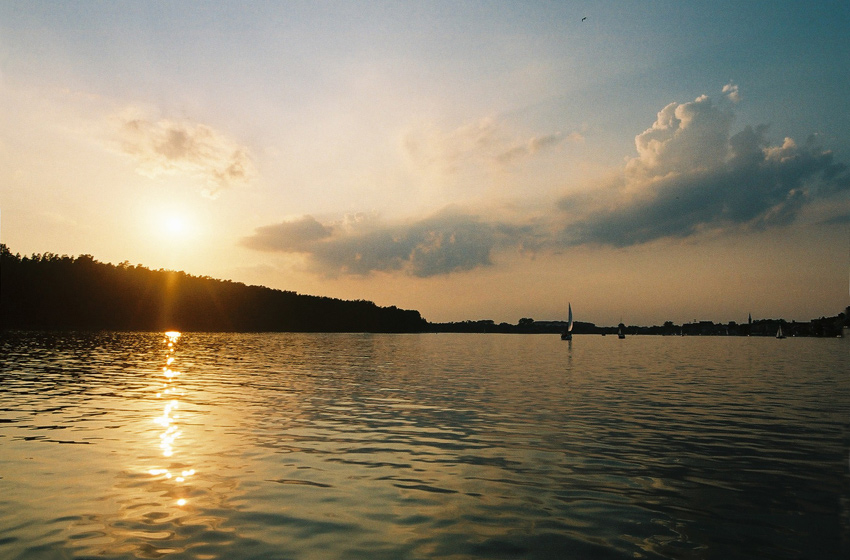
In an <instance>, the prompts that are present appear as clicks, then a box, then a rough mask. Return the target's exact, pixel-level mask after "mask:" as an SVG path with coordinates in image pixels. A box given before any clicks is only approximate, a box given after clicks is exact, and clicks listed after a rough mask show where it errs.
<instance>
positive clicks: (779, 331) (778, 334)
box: [776, 325, 785, 338]
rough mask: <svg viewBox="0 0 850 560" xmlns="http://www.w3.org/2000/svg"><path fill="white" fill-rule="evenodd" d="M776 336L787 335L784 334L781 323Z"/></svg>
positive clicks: (782, 336) (783, 336)
mask: <svg viewBox="0 0 850 560" xmlns="http://www.w3.org/2000/svg"><path fill="white" fill-rule="evenodd" d="M776 338H785V335H784V334H782V325H779V330H778V331H776Z"/></svg>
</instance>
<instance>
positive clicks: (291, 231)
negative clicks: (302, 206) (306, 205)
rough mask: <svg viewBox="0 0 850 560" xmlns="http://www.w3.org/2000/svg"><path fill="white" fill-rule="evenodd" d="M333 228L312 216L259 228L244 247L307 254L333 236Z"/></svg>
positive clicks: (247, 239) (245, 241)
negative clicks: (317, 244) (315, 245)
mask: <svg viewBox="0 0 850 560" xmlns="http://www.w3.org/2000/svg"><path fill="white" fill-rule="evenodd" d="M331 232H332V230H331V228H329V227H326V226H323V225H322V224H320V223H319V222H318V221H317V220H316V219H315V218H313V217H312V216H303V217H301V218H299V219H297V220H291V221H287V222H281V223H279V224H274V225H270V226H262V227H258V228H257V229H256V230H255V233H254V235H253V236H251V237H249V238H246V239H245V240H244V242H243V245H245V246H246V247H249V248H251V249H256V250H258V251H285V252H291V253H299V252H307V251H309V250H310V247H311V246H313V245H314V244H315V243H316V242H318V241H320V240H322V239H326V238H327V237H329V236H330V235H331Z"/></svg>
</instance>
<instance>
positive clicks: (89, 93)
mask: <svg viewBox="0 0 850 560" xmlns="http://www.w3.org/2000/svg"><path fill="white" fill-rule="evenodd" d="M848 28H850V4H848V3H847V2H846V1H823V2H817V3H812V2H782V1H774V2H740V1H736V2H730V1H717V2H699V3H697V2H678V1H673V2H665V1H658V2H643V1H617V2H606V1H575V2H571V1H562V2H554V1H545V2H544V1H540V2H530V1H523V2H506V1H504V2H503V1H489V2H461V1H451V2H443V1H438V0H435V1H431V2H397V1H388V2H371V1H357V2H332V1H327V2H325V1H321V2H314V1H306V2H300V1H286V2H283V1H282V2H220V1H219V2H215V1H210V2H184V1H175V2H162V1H151V2H125V1H120V0H118V1H108V2H107V1H100V2H91V1H78V2H58V1H57V2H42V1H35V0H26V1H17V0H5V1H4V2H2V3H0V241H2V242H3V243H5V244H6V245H7V246H8V247H9V248H10V249H11V250H12V251H13V252H16V253H21V254H22V255H29V254H32V253H44V252H50V253H56V254H60V255H62V254H67V255H72V256H75V255H80V254H90V255H93V256H94V257H95V258H96V259H97V260H100V261H102V262H111V263H115V264H118V263H121V262H125V261H126V262H129V263H130V264H140V265H143V266H147V267H149V268H153V269H159V268H165V269H174V270H185V271H186V272H188V273H190V274H194V275H199V276H211V277H213V278H221V279H230V280H234V281H239V282H245V283H247V284H259V285H264V286H269V287H272V288H278V289H284V290H293V291H297V292H299V293H304V294H313V295H322V296H330V297H337V298H343V299H366V300H371V301H374V302H375V303H377V304H378V305H383V306H389V305H395V306H398V307H402V308H406V309H417V310H419V311H420V312H421V313H422V315H423V317H425V318H426V319H428V320H429V321H432V322H443V321H462V320H478V319H492V320H495V321H496V322H508V323H516V322H517V321H518V320H519V319H520V318H523V317H531V318H534V319H537V320H559V319H565V317H566V311H567V306H568V304H571V305H572V308H573V312H574V317H575V319H576V320H578V321H588V322H594V323H596V324H599V325H611V324H616V323H618V322H620V321H623V322H625V323H627V324H633V325H637V324H643V325H651V324H661V323H663V322H664V321H667V320H671V321H674V322H676V323H682V322H688V321H693V320H711V321H715V322H728V321H737V322H743V321H746V320H747V316H748V314H752V316H753V317H754V318H779V317H782V318H785V319H787V320H801V321H807V320H809V319H812V318H817V317H821V316H833V315H836V314H837V313H839V312H841V311H843V309H844V308H845V306H847V305H850V293H849V292H848V291H849V290H850V278H848V267H850V167H848V165H850V110H848V103H847V99H848V94H850V72H848V71H847V69H848V68H850V33H848V32H847V29H848Z"/></svg>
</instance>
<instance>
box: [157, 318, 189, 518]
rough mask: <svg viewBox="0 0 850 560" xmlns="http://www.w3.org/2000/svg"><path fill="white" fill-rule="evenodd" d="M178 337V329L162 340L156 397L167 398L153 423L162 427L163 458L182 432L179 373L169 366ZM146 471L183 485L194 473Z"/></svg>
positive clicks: (180, 503) (173, 451) (172, 450)
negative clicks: (163, 354) (160, 381)
mask: <svg viewBox="0 0 850 560" xmlns="http://www.w3.org/2000/svg"><path fill="white" fill-rule="evenodd" d="M180 337H181V333H180V332H178V331H168V332H166V333H165V339H164V341H163V342H164V344H165V346H166V358H165V365H164V366H163V368H162V375H163V376H164V377H165V383H163V386H162V387H163V388H162V390H160V391H159V392H157V393H156V397H157V398H167V399H168V400H167V401H166V402H165V403H164V405H163V408H162V414H160V415H158V416H156V417H155V418H154V419H153V421H154V423H156V424H158V425H159V426H161V427H162V428H164V431H163V432H161V433H160V434H159V448H160V451H161V454H162V457H165V458H170V457H172V456H174V455H175V454H176V453H177V449H176V442H177V440H178V439H179V438H180V435H181V434H182V431H181V430H180V428H179V426H178V424H177V420H178V415H177V413H176V411H177V410H178V409H179V408H180V401H179V400H178V399H177V398H175V397H176V396H178V395H180V394H181V393H182V391H181V390H180V389H179V386H177V385H176V384H175V383H176V381H175V378H176V377H177V376H178V375H180V372H179V371H176V370H174V369H172V368H171V366H172V365H173V364H174V362H175V361H176V358H175V357H174V355H173V354H174V351H175V349H176V345H177V342H178V341H179V339H180ZM148 473H149V474H150V475H151V476H154V477H158V478H159V477H161V479H163V480H166V481H170V482H172V483H174V484H181V485H183V484H186V483H187V482H188V479H189V477H191V476H193V475H194V474H195V469H186V468H183V469H182V470H181V471H179V472H178V471H175V472H171V470H170V469H169V468H161V467H159V468H152V469H149V470H148ZM177 505H178V506H184V505H186V499H185V498H180V499H179V500H177Z"/></svg>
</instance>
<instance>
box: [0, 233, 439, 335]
mask: <svg viewBox="0 0 850 560" xmlns="http://www.w3.org/2000/svg"><path fill="white" fill-rule="evenodd" d="M0 321H2V322H0V326H2V328H3V329H32V330H35V329H60V330H131V331H159V330H166V329H175V330H181V331H255V332H259V331H293V332H421V331H423V330H425V327H426V325H427V323H426V321H425V320H424V319H422V317H421V316H420V314H419V312H418V311H411V310H403V309H398V308H396V307H395V306H393V307H378V306H377V305H375V304H374V303H372V302H370V301H362V300H358V301H344V300H340V299H334V298H327V297H318V296H308V295H301V294H297V293H295V292H289V291H281V290H273V289H270V288H265V287H262V286H247V285H245V284H242V283H238V282H231V281H226V280H216V279H213V278H209V277H197V276H191V275H189V274H186V273H184V272H175V271H171V270H161V269H160V270H150V269H148V268H145V267H142V266H131V265H130V264H129V263H127V262H126V261H125V262H123V263H121V264H119V265H113V264H107V263H101V262H98V261H96V260H95V259H94V257H92V256H91V255H81V256H79V257H69V256H67V255H63V256H61V257H60V256H58V255H55V254H52V253H45V254H34V255H32V256H30V257H21V256H20V255H19V254H12V252H11V251H10V250H9V249H8V247H6V246H5V245H0Z"/></svg>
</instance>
